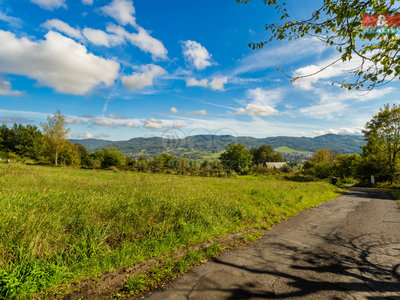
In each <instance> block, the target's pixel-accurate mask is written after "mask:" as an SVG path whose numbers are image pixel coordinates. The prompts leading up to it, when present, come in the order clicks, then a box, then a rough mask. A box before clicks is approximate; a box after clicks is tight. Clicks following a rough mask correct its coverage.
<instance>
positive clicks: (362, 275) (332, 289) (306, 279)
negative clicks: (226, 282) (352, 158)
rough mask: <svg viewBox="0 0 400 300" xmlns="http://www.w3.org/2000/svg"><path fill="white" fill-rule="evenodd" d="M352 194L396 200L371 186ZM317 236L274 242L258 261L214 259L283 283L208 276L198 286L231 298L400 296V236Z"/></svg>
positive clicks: (231, 266)
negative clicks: (307, 241) (304, 241)
mask: <svg viewBox="0 0 400 300" xmlns="http://www.w3.org/2000/svg"><path fill="white" fill-rule="evenodd" d="M348 196H350V197H352V196H354V197H364V198H369V199H371V198H372V199H374V198H376V199H381V200H382V201H386V200H387V201H394V200H393V199H392V198H391V196H390V195H389V194H384V193H382V192H381V191H373V190H365V189H352V190H350V191H349V193H348ZM310 234H311V236H313V234H312V233H310ZM314 237H315V238H318V239H320V240H321V243H320V245H319V246H318V247H307V246H306V245H297V244H296V243H290V242H289V243H288V242H285V241H282V242H272V243H270V244H268V249H267V250H265V251H268V252H269V254H268V255H266V257H267V259H266V258H265V257H263V258H260V257H257V258H255V259H254V261H255V260H257V263H255V264H253V265H252V266H249V265H244V264H235V263H232V262H228V261H224V259H223V258H221V259H215V260H214V263H217V264H220V265H224V266H227V267H228V270H229V272H228V274H229V273H230V274H234V273H235V272H236V273H242V274H243V273H250V276H249V278H255V277H257V278H261V280H262V278H263V276H272V277H273V278H275V284H276V285H279V286H278V287H277V288H275V287H274V284H272V285H271V287H270V288H269V289H265V284H264V285H263V284H259V283H257V282H255V281H254V280H253V281H251V280H248V281H246V280H243V282H240V281H236V283H235V281H234V280H233V282H232V284H231V285H230V286H229V287H226V288H225V287H224V286H223V285H222V286H221V284H220V282H218V281H217V280H215V281H213V280H212V279H210V278H207V277H205V278H203V279H202V283H201V285H200V286H197V287H196V290H197V292H201V290H203V291H208V292H209V291H210V290H215V291H217V292H223V293H224V294H228V295H229V297H227V298H225V299H243V298H281V299H285V298H296V297H305V298H310V299H315V298H314V297H315V296H316V295H317V294H318V295H321V293H322V294H324V293H325V295H326V293H330V295H331V297H330V299H340V297H338V296H337V295H339V294H345V295H348V296H349V297H350V298H353V295H355V294H357V293H360V294H363V293H365V294H364V295H365V298H364V299H400V240H399V239H398V238H396V236H395V238H389V240H388V238H387V237H382V235H379V234H376V233H374V234H360V235H357V236H354V235H352V234H351V233H348V232H346V231H343V232H341V231H340V230H339V231H338V232H333V233H332V234H330V235H329V236H328V237H326V236H325V237H324V236H319V235H316V234H315V235H314ZM278 240H279V239H278ZM260 251H263V250H262V249H261V250H260ZM254 275H256V276H254ZM228 276H229V275H228ZM272 281H273V280H272ZM265 282H267V281H265ZM375 293H376V294H375ZM374 294H375V295H374ZM335 295H336V296H335ZM372 295H373V296H372ZM313 296H314V297H313Z"/></svg>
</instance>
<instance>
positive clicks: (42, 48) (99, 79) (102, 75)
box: [0, 30, 119, 95]
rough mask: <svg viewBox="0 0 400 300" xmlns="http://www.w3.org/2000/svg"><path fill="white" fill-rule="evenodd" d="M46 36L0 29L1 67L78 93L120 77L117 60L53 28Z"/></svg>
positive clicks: (65, 90)
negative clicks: (90, 50)
mask: <svg viewBox="0 0 400 300" xmlns="http://www.w3.org/2000/svg"><path fill="white" fill-rule="evenodd" d="M45 38H46V39H45V40H40V41H31V40H29V39H28V38H17V37H16V36H15V35H14V34H13V33H11V32H8V31H3V30H0V43H1V45H2V47H0V70H2V72H3V73H9V74H18V75H25V76H28V77H30V78H33V79H36V80H37V81H38V82H39V83H40V84H42V85H45V86H50V87H52V88H54V89H55V90H56V91H58V92H60V93H65V94H74V95H83V94H86V93H88V92H89V91H90V90H92V89H93V88H94V87H96V86H97V85H99V84H104V85H106V86H110V85H112V84H113V83H114V81H115V79H116V78H117V77H118V71H119V64H118V63H117V62H115V61H112V60H108V59H103V58H101V57H99V56H95V55H94V54H92V53H88V51H87V49H86V47H85V46H83V45H81V44H79V43H77V42H75V41H74V40H72V39H70V38H67V37H65V36H63V35H61V34H59V33H56V32H53V31H50V32H48V33H47V34H46V36H45Z"/></svg>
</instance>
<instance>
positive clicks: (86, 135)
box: [69, 132, 94, 139]
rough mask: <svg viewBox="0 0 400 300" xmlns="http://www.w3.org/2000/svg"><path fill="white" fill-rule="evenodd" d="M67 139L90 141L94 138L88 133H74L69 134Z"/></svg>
mask: <svg viewBox="0 0 400 300" xmlns="http://www.w3.org/2000/svg"><path fill="white" fill-rule="evenodd" d="M69 138H72V139H92V138H94V136H93V134H91V133H90V132H76V133H71V134H69Z"/></svg>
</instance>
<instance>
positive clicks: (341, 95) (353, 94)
mask: <svg viewBox="0 0 400 300" xmlns="http://www.w3.org/2000/svg"><path fill="white" fill-rule="evenodd" d="M334 88H336V89H337V90H338V92H332V91H328V90H327V89H324V88H313V89H312V90H313V92H314V93H315V94H316V95H317V96H318V97H319V102H318V103H317V104H314V105H311V106H307V107H303V108H301V109H300V110H299V111H300V113H301V114H303V115H304V116H307V117H311V118H314V119H322V120H323V119H327V120H332V119H334V118H335V117H339V116H342V115H344V114H346V113H348V112H349V107H350V104H351V102H352V101H353V102H354V101H356V102H364V101H369V100H373V99H381V98H383V97H384V96H385V95H387V94H389V93H391V92H393V91H395V89H394V88H392V87H387V88H382V89H374V90H372V91H370V92H360V91H355V90H352V91H348V90H342V89H340V88H338V87H334Z"/></svg>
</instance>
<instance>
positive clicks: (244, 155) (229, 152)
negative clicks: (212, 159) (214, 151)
mask: <svg viewBox="0 0 400 300" xmlns="http://www.w3.org/2000/svg"><path fill="white" fill-rule="evenodd" d="M252 157H253V156H252V155H251V153H250V151H249V150H247V149H246V147H245V146H243V144H242V143H239V144H229V145H228V146H226V151H225V152H223V153H222V154H221V156H220V161H221V163H222V164H223V165H224V167H225V168H228V169H231V170H234V171H235V172H237V173H239V174H245V173H247V172H248V170H249V167H250V164H251V159H252Z"/></svg>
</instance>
